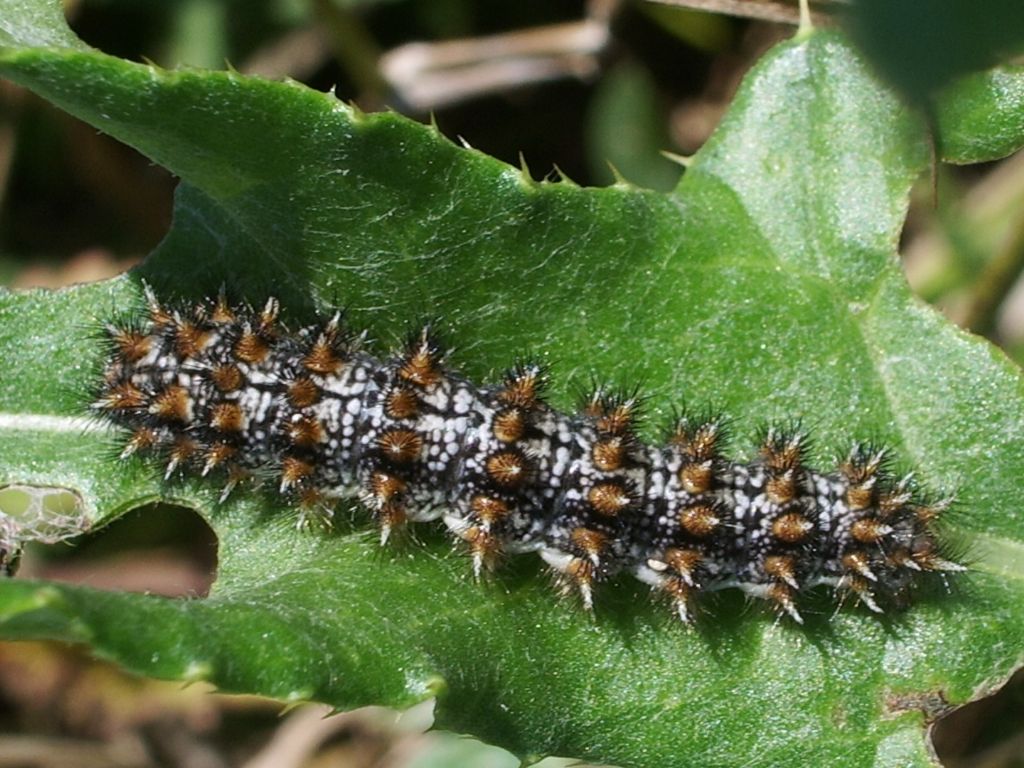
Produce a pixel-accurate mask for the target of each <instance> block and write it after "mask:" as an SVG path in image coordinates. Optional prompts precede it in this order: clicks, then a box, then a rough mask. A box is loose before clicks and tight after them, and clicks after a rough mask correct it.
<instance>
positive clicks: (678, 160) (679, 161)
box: [660, 149, 693, 168]
mask: <svg viewBox="0 0 1024 768" xmlns="http://www.w3.org/2000/svg"><path fill="white" fill-rule="evenodd" d="M660 154H661V156H662V157H664V158H665V159H666V160H670V161H672V162H673V163H675V164H676V165H680V166H682V167H683V168H689V167H690V165H692V164H693V155H680V154H679V153H678V152H669V151H668V150H667V149H663V150H661V153H660Z"/></svg>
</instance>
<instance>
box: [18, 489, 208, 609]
mask: <svg viewBox="0 0 1024 768" xmlns="http://www.w3.org/2000/svg"><path fill="white" fill-rule="evenodd" d="M73 544H74V546H73V547H68V546H67V545H61V544H56V545H51V546H46V545H42V544H30V545H29V546H28V547H27V548H26V553H25V557H24V560H23V564H22V568H21V570H20V571H19V574H18V575H19V576H24V577H30V576H31V577H33V578H43V579H51V580H53V581H63V582H72V583H76V584H84V585H86V586H90V587H95V588H98V589H109V590H121V591H126V592H149V593H153V594H157V595H165V596H168V597H184V596H205V595H206V594H207V593H208V592H209V590H210V585H211V584H212V583H213V580H214V578H215V577H216V573H217V537H216V535H215V534H214V532H213V530H211V528H210V526H209V525H207V523H206V521H205V520H203V518H202V517H200V516H199V515H198V514H197V513H196V512H194V511H193V510H190V509H186V508H185V507H176V506H171V505H168V504H154V505H151V506H146V507H141V508H139V509H137V510H134V511H132V512H129V513H128V514H126V515H124V516H123V517H121V518H119V519H118V520H116V521H114V522H113V523H111V524H110V525H108V526H105V527H104V528H103V529H101V530H99V531H96V532H95V533H90V534H86V535H84V536H81V537H79V538H78V539H76V540H75V541H74V542H73Z"/></svg>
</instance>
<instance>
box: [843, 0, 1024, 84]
mask: <svg viewBox="0 0 1024 768" xmlns="http://www.w3.org/2000/svg"><path fill="white" fill-rule="evenodd" d="M846 16H847V21H848V22H849V27H850V30H851V33H852V34H853V36H854V37H855V39H856V40H857V41H858V42H859V43H860V45H861V46H862V47H863V49H864V51H865V53H866V54H867V55H868V56H870V57H871V59H872V61H873V62H874V64H875V66H877V67H878V69H879V70H880V71H881V72H882V73H883V74H884V75H885V77H886V78H887V79H888V80H889V81H890V82H891V83H893V84H894V85H895V86H896V87H897V88H899V89H900V90H902V91H903V93H904V94H905V95H907V96H908V97H909V98H911V99H912V100H915V101H919V100H923V99H925V98H927V97H928V96H930V95H931V94H932V93H934V92H935V91H936V90H938V89H939V88H942V87H943V86H946V85H948V84H949V83H951V82H952V81H953V80H955V79H956V78H957V77H961V76H964V75H968V74H970V73H972V72H974V71H977V70H980V69H983V68H986V67H990V66H992V65H994V64H996V63H998V62H1000V61H1004V60H1006V59H1007V58H1009V57H1010V56H1013V55H1016V54H1020V53H1022V52H1024V5H1021V3H1020V2H1018V0H944V1H943V2H941V3H929V2H921V0H858V2H856V3H851V4H850V6H849V9H848V10H847V12H846Z"/></svg>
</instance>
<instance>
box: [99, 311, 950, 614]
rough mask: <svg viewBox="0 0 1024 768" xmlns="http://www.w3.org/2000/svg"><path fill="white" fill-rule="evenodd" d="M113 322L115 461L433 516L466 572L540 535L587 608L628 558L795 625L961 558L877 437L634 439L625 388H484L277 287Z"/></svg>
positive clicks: (510, 378)
mask: <svg viewBox="0 0 1024 768" xmlns="http://www.w3.org/2000/svg"><path fill="white" fill-rule="evenodd" d="M106 335H107V337H108V338H109V341H110V343H111V352H110V356H109V359H108V360H107V362H106V365H105V368H104V373H103V378H102V382H101V383H100V384H99V387H98V393H97V394H96V397H95V400H94V403H93V406H92V407H93V409H95V411H97V412H99V413H100V414H102V416H103V417H104V418H106V419H108V420H109V421H111V422H113V423H115V424H117V425H120V426H123V427H125V428H127V430H128V431H129V432H130V437H129V438H128V440H127V444H126V446H125V448H124V450H123V452H122V456H123V457H127V456H130V455H132V454H134V453H136V452H151V453H155V454H156V455H157V456H159V457H160V458H161V460H162V461H163V462H164V463H165V466H166V475H167V476H168V477H170V476H171V475H173V474H175V473H198V474H200V475H204V476H206V475H209V476H217V477H220V478H222V480H221V482H223V483H224V492H223V495H224V496H227V494H229V493H230V492H231V490H232V489H233V488H234V487H235V486H236V485H237V484H238V483H239V482H240V481H243V480H247V479H256V480H263V481H265V480H267V479H268V478H272V482H273V483H274V485H275V486H276V488H277V489H278V491H279V492H280V494H281V496H282V497H283V500H285V501H286V502H287V504H288V505H290V506H296V507H298V508H299V509H300V511H301V512H300V519H308V518H309V517H310V516H311V515H313V516H315V515H322V516H329V515H330V514H331V510H332V508H333V506H334V505H335V504H336V503H337V502H338V500H340V499H343V498H347V497H357V498H358V499H359V500H360V501H361V502H362V504H363V505H364V506H365V507H366V508H367V509H368V510H369V511H370V512H371V513H372V514H373V516H374V517H375V518H376V520H377V521H378V523H379V525H380V528H381V532H382V536H381V538H382V540H384V541H386V540H387V537H388V534H389V532H390V531H391V530H392V529H394V528H395V527H396V526H398V525H401V524H403V523H405V522H406V521H415V522H419V521H427V520H436V519H442V520H443V521H444V524H445V525H446V526H447V528H448V529H449V530H450V531H451V532H452V534H453V535H454V536H455V537H456V538H457V539H459V540H461V541H462V542H464V543H465V545H466V546H467V547H468V549H469V551H470V552H471V553H472V561H473V568H474V570H475V572H476V574H477V575H478V576H479V575H480V574H481V572H482V571H483V570H485V569H489V568H492V567H493V566H494V565H495V564H496V563H497V562H498V561H499V560H500V559H501V557H502V556H503V555H510V554H516V553H523V552H537V553H539V554H540V556H541V557H542V558H543V559H544V561H545V562H546V563H547V564H548V565H549V566H550V567H551V568H552V569H553V570H554V571H555V572H556V574H557V575H558V577H559V580H560V582H561V583H562V584H563V585H565V586H566V587H568V588H570V589H571V590H572V591H578V593H579V594H580V596H581V598H582V601H583V603H584V605H585V606H586V607H587V608H590V606H591V604H592V600H593V594H594V590H595V588H596V587H597V586H598V585H599V584H600V583H601V582H602V581H604V580H606V579H607V578H608V577H610V576H611V575H613V574H616V573H619V572H623V571H625V572H629V573H631V574H633V575H634V576H635V577H636V578H638V579H640V580H641V581H643V582H645V583H647V584H650V585H652V586H653V587H654V588H655V590H656V591H658V592H660V593H662V594H664V595H667V596H668V598H669V599H670V601H671V603H672V605H673V607H674V610H675V611H676V612H677V614H678V615H679V617H680V618H681V619H682V620H683V621H690V620H691V618H692V616H693V608H694V602H695V600H696V599H697V597H698V596H699V595H700V594H701V593H702V592H707V591H713V590H720V589H727V588H739V589H741V590H743V592H745V593H746V594H747V595H750V596H752V597H756V598H763V599H765V600H767V601H768V602H769V603H770V604H771V605H773V606H774V607H775V608H776V610H778V611H779V612H780V613H782V614H786V615H788V616H790V617H791V618H792V619H794V620H795V621H797V622H802V618H801V614H800V612H799V608H798V603H799V598H800V597H801V595H802V594H803V593H805V592H806V591H808V590H811V589H813V588H815V587H818V586H822V585H825V586H827V587H830V588H832V589H833V590H834V591H835V592H836V593H837V596H838V598H839V599H840V600H843V599H844V598H846V597H847V596H849V597H853V598H855V599H856V600H857V601H859V602H860V603H862V604H863V605H865V606H867V608H869V609H870V610H872V611H875V612H879V613H880V612H882V611H883V610H884V608H885V607H886V606H887V605H892V604H895V603H896V602H897V601H898V600H899V598H900V597H901V595H902V594H904V593H905V592H906V591H908V590H909V589H910V588H911V587H913V586H915V585H916V584H918V583H919V582H920V581H921V580H922V579H926V578H929V574H933V575H935V574H938V575H940V576H943V577H944V576H945V574H948V573H950V572H956V571H962V570H964V568H963V566H962V565H960V564H958V563H956V562H954V561H953V560H952V559H951V558H950V556H949V555H947V554H946V552H945V547H944V546H943V544H942V542H941V540H940V538H939V537H938V536H937V534H936V532H935V527H934V526H935V520H936V518H937V516H938V515H939V514H940V512H941V511H942V509H943V508H944V506H945V505H944V504H943V503H929V502H927V501H925V500H924V498H923V497H922V496H921V495H920V494H919V493H918V492H917V491H916V490H915V488H914V486H913V483H912V482H911V480H910V478H909V477H904V478H897V477H895V476H893V474H892V473H891V472H890V471H889V469H888V468H887V461H886V454H885V452H884V451H883V450H879V449H875V448H872V447H869V446H865V445H857V446H855V447H854V448H853V449H852V450H851V451H850V452H849V454H848V455H847V456H846V457H845V458H844V459H842V460H840V461H839V462H838V466H837V467H836V468H835V469H834V470H830V471H826V472H821V471H816V470H814V469H811V468H810V467H808V466H807V465H806V463H805V454H806V439H805V437H804V435H803V434H801V433H800V432H799V431H784V430H779V429H769V430H767V431H766V432H765V434H764V436H763V439H762V441H761V445H760V451H759V455H758V457H757V458H756V460H754V461H752V462H750V463H739V462H735V461H731V460H729V459H728V458H726V457H725V455H724V454H723V447H724V446H723V443H724V440H725V438H724V434H723V425H722V423H721V421H720V420H717V419H692V418H685V417H684V418H680V419H679V420H678V422H677V423H676V424H675V425H674V427H673V429H672V431H671V434H670V436H669V438H668V440H667V443H666V444H665V445H664V446H654V445H647V444H645V443H644V442H642V441H641V440H640V439H639V438H638V436H637V433H636V425H637V417H638V410H639V406H638V402H637V399H636V397H633V396H629V395H623V394H607V393H604V392H601V391H598V392H596V393H595V394H593V395H592V396H591V397H589V398H588V399H587V401H586V402H585V404H584V406H583V407H582V408H581V410H580V412H579V413H576V414H563V413H560V412H558V411H557V410H555V409H553V408H552V407H550V406H549V405H548V404H547V403H546V402H545V400H544V388H545V383H546V372H545V369H544V368H543V367H542V366H539V365H534V364H519V365H516V366H514V367H513V368H512V369H510V370H509V371H508V372H507V373H506V374H505V376H504V378H503V380H502V381H501V382H500V383H498V384H495V385H492V386H481V385H479V384H476V383H473V382H471V381H469V380H467V379H466V378H464V377H462V376H459V375H458V374H457V373H454V372H452V371H450V370H448V369H447V368H446V366H445V361H444V354H443V351H442V350H441V348H440V347H439V345H438V343H437V341H436V339H435V338H434V336H433V334H432V333H431V331H430V329H429V328H428V329H425V330H423V331H422V332H420V333H417V334H415V335H413V336H412V337H410V339H409V340H408V342H407V343H406V345H405V348H404V349H402V350H401V351H400V352H398V353H396V354H394V355H391V356H386V357H379V356H375V355H373V354H370V353H368V352H366V351H364V350H363V349H362V348H361V345H360V343H359V342H360V339H359V337H358V336H356V335H354V334H353V333H351V332H350V331H348V330H347V329H346V328H344V326H343V324H342V322H341V318H340V316H338V315H336V316H334V317H333V318H332V319H330V320H326V321H324V322H320V323H317V324H314V325H310V326H307V327H304V328H301V329H299V330H297V331H289V330H288V329H287V328H286V327H284V326H283V325H281V324H280V322H279V320H278V303H277V302H276V301H275V300H273V299H271V300H269V301H268V302H267V303H266V306H265V307H264V308H263V309H262V310H254V309H251V308H248V307H237V306H231V305H229V304H228V303H227V302H226V301H225V300H224V299H223V298H220V299H217V300H210V301H207V302H203V303H200V304H198V305H195V306H192V307H189V308H182V307H177V308H176V307H172V306H164V305H162V304H161V303H160V302H159V301H158V300H157V299H156V298H155V297H154V296H152V295H151V294H150V295H149V309H148V316H147V317H146V318H145V319H144V320H143V321H142V322H141V323H136V324H130V323H126V324H112V325H109V326H107V328H106Z"/></svg>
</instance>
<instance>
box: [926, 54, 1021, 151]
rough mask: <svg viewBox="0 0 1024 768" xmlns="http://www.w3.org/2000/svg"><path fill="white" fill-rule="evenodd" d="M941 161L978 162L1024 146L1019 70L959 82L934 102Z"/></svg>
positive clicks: (992, 72)
mask: <svg viewBox="0 0 1024 768" xmlns="http://www.w3.org/2000/svg"><path fill="white" fill-rule="evenodd" d="M935 114H936V121H937V129H938V130H937V133H938V136H939V141H940V143H941V146H940V153H941V157H942V159H943V160H945V161H947V162H951V163H982V162H986V161H988V160H997V159H999V158H1000V157H1005V156H1006V155H1009V154H1010V153H1011V152H1016V151H1017V150H1018V149H1020V148H1021V147H1022V146H1024V66H1017V67H1011V66H1005V67H996V68H995V69H992V70H989V71H987V72H979V73H976V74H973V75H968V76H967V77H964V78H961V79H960V80H957V81H956V82H954V83H952V84H951V85H950V86H949V87H948V88H946V89H944V90H943V91H942V92H941V93H940V94H939V96H938V98H937V99H936V109H935Z"/></svg>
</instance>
